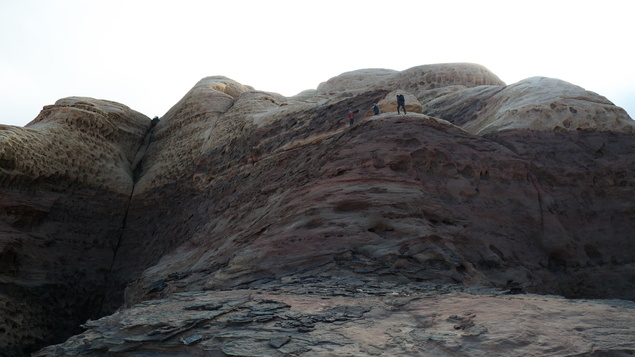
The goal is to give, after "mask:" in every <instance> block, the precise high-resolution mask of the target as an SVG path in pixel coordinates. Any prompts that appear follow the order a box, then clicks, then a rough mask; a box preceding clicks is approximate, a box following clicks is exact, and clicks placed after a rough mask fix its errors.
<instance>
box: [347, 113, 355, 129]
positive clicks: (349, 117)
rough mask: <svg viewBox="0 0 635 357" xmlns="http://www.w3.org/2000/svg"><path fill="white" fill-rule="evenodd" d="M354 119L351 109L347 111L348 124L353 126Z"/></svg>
mask: <svg viewBox="0 0 635 357" xmlns="http://www.w3.org/2000/svg"><path fill="white" fill-rule="evenodd" d="M354 121H355V114H353V110H352V109H351V110H349V111H348V126H353V122H354Z"/></svg>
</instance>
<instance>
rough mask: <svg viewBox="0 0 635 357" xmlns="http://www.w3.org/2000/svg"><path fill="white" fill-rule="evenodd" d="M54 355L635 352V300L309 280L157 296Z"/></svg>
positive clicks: (94, 326) (51, 350)
mask: <svg viewBox="0 0 635 357" xmlns="http://www.w3.org/2000/svg"><path fill="white" fill-rule="evenodd" d="M85 327H86V328H87V331H86V332H84V333H82V334H80V335H77V336H74V337H72V338H71V339H69V340H68V341H67V342H66V343H64V344H61V345H56V346H50V347H47V348H45V349H43V350H41V351H39V352H38V353H36V354H34V356H35V357H44V356H67V355H73V356H80V355H81V356H110V355H117V356H139V355H148V356H150V355H152V356H184V355H188V356H298V355H302V356H343V355H346V356H406V355H407V356H411V355H417V356H423V355H425V356H439V357H443V356H472V357H475V356H490V357H491V356H547V355H548V356H596V357H600V356H632V353H633V350H635V340H634V339H633V336H635V303H632V302H626V301H622V300H595V301H593V300H565V299H563V298H560V297H554V296H540V295H529V294H520V295H509V294H507V293H506V292H502V291H495V290H491V289H490V290H488V289H483V288H476V287H472V288H469V289H468V288H465V287H461V286H453V285H436V286H435V285H432V284H416V285H412V284H403V283H399V282H390V281H381V280H371V279H355V278H337V279H334V278H328V277H312V278H307V277H303V278H302V279H298V278H295V279H287V280H286V281H285V280H283V281H279V282H276V283H266V284H263V285H259V286H252V287H247V288H243V289H236V290H232V291H190V292H183V293H176V294H173V295H172V296H170V297H168V298H165V299H157V300H148V301H145V302H143V303H140V304H138V305H136V306H134V307H132V308H130V309H125V310H121V311H119V312H117V313H115V314H113V315H111V316H108V317H104V318H102V319H100V320H97V321H89V322H87V323H86V324H85Z"/></svg>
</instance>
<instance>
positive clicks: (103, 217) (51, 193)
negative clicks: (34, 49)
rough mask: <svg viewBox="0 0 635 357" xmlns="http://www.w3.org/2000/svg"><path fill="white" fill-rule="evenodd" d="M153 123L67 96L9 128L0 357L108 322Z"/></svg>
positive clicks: (0, 241) (3, 176)
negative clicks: (112, 276)
mask: <svg viewBox="0 0 635 357" xmlns="http://www.w3.org/2000/svg"><path fill="white" fill-rule="evenodd" d="M149 126H150V120H149V119H148V118H147V117H145V116H143V115H141V114H139V113H137V112H134V111H132V110H130V109H129V108H128V107H126V106H123V105H121V104H117V103H113V102H108V101H101V100H94V99H90V98H79V97H73V98H65V99H61V100H59V101H58V102H57V103H56V104H55V105H52V106H47V107H45V108H44V109H43V110H42V112H41V113H40V115H39V116H38V117H37V118H36V119H35V120H33V121H32V122H31V123H29V124H28V125H27V126H26V127H24V128H19V127H10V126H2V127H0V182H1V183H2V186H1V188H0V288H1V289H0V291H1V294H0V331H1V333H0V350H2V351H3V353H4V354H7V355H12V354H13V353H16V354H21V353H24V352H28V351H29V350H31V349H32V348H34V347H35V346H42V345H43V344H50V343H53V342H59V341H61V339H63V338H66V337H67V336H68V335H69V334H70V333H73V332H79V331H81V329H80V328H79V324H81V323H82V322H84V321H86V319H88V318H95V317H97V316H99V315H100V313H99V310H100V305H101V300H102V299H103V296H104V294H105V287H106V279H107V277H108V271H109V269H110V267H111V265H112V263H113V255H114V252H115V250H116V247H117V244H118V241H119V238H120V236H121V233H122V229H123V221H124V219H125V214H126V208H127V205H128V201H129V198H130V194H131V192H132V187H133V179H132V167H131V164H132V161H133V159H134V156H135V153H136V151H137V148H138V147H139V145H140V144H141V142H142V141H143V138H144V135H145V133H146V130H147V129H148V128H149Z"/></svg>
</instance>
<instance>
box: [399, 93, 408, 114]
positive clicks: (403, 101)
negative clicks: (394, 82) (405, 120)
mask: <svg viewBox="0 0 635 357" xmlns="http://www.w3.org/2000/svg"><path fill="white" fill-rule="evenodd" d="M399 108H403V113H404V114H408V112H406V98H404V96H403V94H397V114H401V112H400V111H399Z"/></svg>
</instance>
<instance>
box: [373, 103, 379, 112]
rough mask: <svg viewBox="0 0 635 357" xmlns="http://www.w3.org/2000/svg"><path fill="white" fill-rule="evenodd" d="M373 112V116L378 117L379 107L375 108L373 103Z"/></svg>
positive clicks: (375, 104)
mask: <svg viewBox="0 0 635 357" xmlns="http://www.w3.org/2000/svg"><path fill="white" fill-rule="evenodd" d="M373 111H374V112H375V115H379V107H378V106H377V103H373Z"/></svg>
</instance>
